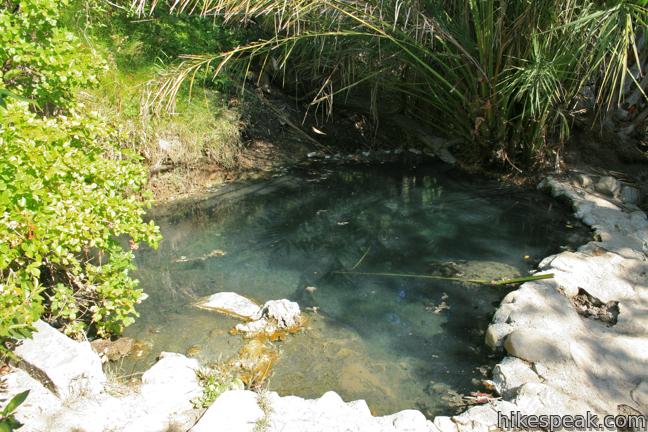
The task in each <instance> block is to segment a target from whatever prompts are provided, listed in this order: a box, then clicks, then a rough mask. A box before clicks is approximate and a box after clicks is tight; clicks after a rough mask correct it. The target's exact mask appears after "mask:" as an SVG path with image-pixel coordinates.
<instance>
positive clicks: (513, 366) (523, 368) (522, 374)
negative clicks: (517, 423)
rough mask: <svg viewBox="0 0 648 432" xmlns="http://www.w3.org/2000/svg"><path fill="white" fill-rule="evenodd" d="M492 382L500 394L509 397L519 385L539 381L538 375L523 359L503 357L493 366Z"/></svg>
mask: <svg viewBox="0 0 648 432" xmlns="http://www.w3.org/2000/svg"><path fill="white" fill-rule="evenodd" d="M493 382H494V383H495V388H496V389H497V391H498V392H499V393H500V394H501V395H503V396H506V397H510V396H511V395H513V394H514V393H515V391H516V390H517V389H518V388H519V387H520V386H522V385H524V384H526V383H529V382H540V377H538V375H537V374H536V373H535V372H534V371H533V369H531V365H530V364H529V363H527V362H525V361H524V360H520V359H519V358H516V357H505V358H504V360H502V362H501V363H499V364H498V365H496V366H495V368H493Z"/></svg>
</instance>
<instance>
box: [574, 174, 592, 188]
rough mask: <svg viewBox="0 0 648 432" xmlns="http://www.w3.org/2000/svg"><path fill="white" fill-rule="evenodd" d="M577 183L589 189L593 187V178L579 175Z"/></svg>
mask: <svg viewBox="0 0 648 432" xmlns="http://www.w3.org/2000/svg"><path fill="white" fill-rule="evenodd" d="M576 181H577V182H578V184H579V185H580V186H581V187H583V188H588V187H590V186H591V185H592V178H591V177H590V176H588V175H586V174H578V175H577V176H576Z"/></svg>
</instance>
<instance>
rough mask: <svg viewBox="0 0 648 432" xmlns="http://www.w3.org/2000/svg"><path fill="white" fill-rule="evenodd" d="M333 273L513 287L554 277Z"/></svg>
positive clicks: (544, 275) (550, 275) (548, 275)
mask: <svg viewBox="0 0 648 432" xmlns="http://www.w3.org/2000/svg"><path fill="white" fill-rule="evenodd" d="M333 273H335V274H346V275H352V276H382V277H401V278H416V279H433V280H448V281H454V282H464V283H472V284H477V285H511V284H518V283H523V282H530V281H536V280H542V279H552V278H553V277H554V274H553V273H547V274H541V275H532V276H525V277H518V278H510V279H493V280H488V279H469V278H460V277H450V276H438V275H421V274H412V273H381V272H376V273H374V272H355V271H335V272H333Z"/></svg>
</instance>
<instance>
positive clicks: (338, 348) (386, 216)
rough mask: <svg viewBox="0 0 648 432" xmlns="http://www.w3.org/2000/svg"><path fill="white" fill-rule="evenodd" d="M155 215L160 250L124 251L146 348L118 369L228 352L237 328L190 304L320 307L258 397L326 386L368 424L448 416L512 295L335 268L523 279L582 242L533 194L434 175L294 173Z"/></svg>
mask: <svg viewBox="0 0 648 432" xmlns="http://www.w3.org/2000/svg"><path fill="white" fill-rule="evenodd" d="M156 221H157V223H158V224H159V225H160V227H161V230H162V233H163V235H164V240H163V242H162V243H161V245H160V248H159V249H158V250H157V251H152V250H140V251H138V253H137V257H136V262H137V265H138V270H137V272H136V277H137V278H138V279H139V280H140V281H141V286H142V287H143V289H144V290H145V292H146V293H148V295H149V299H148V300H147V301H145V302H144V303H143V304H142V305H140V307H139V311H140V313H141V317H140V318H139V320H138V321H137V322H136V324H134V325H133V326H131V327H129V328H128V330H127V332H126V335H127V336H130V337H133V338H136V339H140V340H144V341H146V342H147V343H149V345H150V346H151V349H150V352H148V353H147V354H145V355H144V356H142V357H140V358H139V359H127V360H125V361H124V363H123V364H122V368H123V370H124V372H125V373H131V372H136V371H142V370H145V369H146V368H148V367H149V366H150V365H151V364H153V363H154V361H155V358H156V356H157V355H158V354H159V352H160V351H174V352H180V353H185V352H187V350H190V351H191V352H192V354H194V353H195V356H196V357H197V358H198V359H200V360H201V361H202V362H204V363H210V362H215V361H218V360H219V359H226V358H228V357H230V356H232V355H233V354H234V353H235V352H236V351H238V349H239V348H240V346H241V345H242V340H241V337H239V336H231V335H229V334H228V330H229V329H230V328H232V327H233V326H234V325H235V324H236V323H237V321H236V320H235V319H233V318H229V317H226V316H222V315H220V314H218V313H214V312H209V311H204V310H199V309H197V308H195V307H193V306H192V304H193V303H194V302H195V301H196V300H197V299H198V298H199V297H202V296H206V295H210V294H213V293H215V292H219V291H234V292H237V293H239V294H242V295H245V296H248V297H250V298H252V299H255V300H257V301H258V302H260V303H263V302H265V301H266V300H270V299H280V298H288V299H291V300H294V301H296V302H298V303H299V305H300V306H301V308H302V310H304V309H305V308H307V307H313V306H315V307H317V308H318V312H317V313H312V312H311V313H308V312H307V315H308V317H309V321H308V326H307V329H306V331H304V332H303V333H300V334H297V335H295V336H292V337H290V338H288V339H287V340H286V341H285V342H279V343H278V344H279V347H280V350H281V352H282V354H281V357H280V360H279V361H278V363H277V364H276V366H275V368H274V372H273V375H272V377H271V379H270V381H269V384H270V389H271V390H274V391H277V392H279V394H281V395H287V394H295V395H298V396H302V397H319V396H321V395H322V394H323V393H324V392H325V391H327V390H335V391H337V392H338V393H339V394H340V395H341V396H342V397H343V398H344V399H345V400H354V399H365V400H366V401H367V402H368V404H369V407H370V408H371V409H372V411H373V412H374V414H387V413H392V412H395V411H398V410H402V409H407V408H417V409H421V410H422V411H423V412H424V413H425V414H426V415H428V416H434V415H442V414H445V415H448V414H453V413H454V412H455V411H456V410H457V409H458V404H459V403H460V399H461V397H460V395H461V394H467V393H468V392H470V391H472V390H475V389H476V388H477V386H476V385H475V380H479V379H482V378H484V375H483V374H484V373H486V372H487V370H488V368H489V367H491V366H492V365H493V364H494V363H495V361H496V360H497V359H496V358H495V357H494V356H493V355H492V354H490V353H489V352H488V351H487V349H486V348H485V347H484V344H483V339H484V331H485V329H486V327H487V324H488V322H489V320H490V318H491V316H492V314H493V312H494V310H495V307H496V306H497V304H498V303H499V301H500V300H501V298H502V297H503V296H504V295H505V294H506V293H507V292H508V290H510V289H511V288H493V287H484V286H476V285H467V284H463V283H456V282H449V281H444V280H423V279H408V278H399V277H377V276H351V275H342V274H338V273H334V272H336V271H338V270H345V269H351V268H355V270H356V271H362V272H395V273H416V274H442V275H457V274H458V275H463V276H464V277H482V278H492V277H496V276H516V275H527V274H528V270H530V269H531V268H533V266H534V264H536V263H537V260H539V259H541V258H542V257H544V256H546V255H549V254H551V253H554V252H557V251H559V250H560V248H561V247H569V245H572V244H581V243H582V242H583V238H584V236H586V235H587V230H586V229H584V228H583V227H581V226H580V225H579V224H578V223H577V222H576V221H575V220H573V219H572V218H571V216H569V212H568V211H567V210H566V209H563V208H561V207H560V206H558V205H557V204H556V203H555V202H553V201H552V200H551V199H549V198H547V197H544V196H543V195H542V194H540V193H535V192H533V191H531V192H530V191H526V190H519V189H516V188H513V187H510V186H503V185H501V184H499V183H497V182H492V181H486V180H483V179H471V178H467V177H466V175H465V174H461V173H458V172H455V171H454V170H452V169H451V168H449V167H446V166H443V165H425V166H419V167H415V168H411V167H404V166H401V165H379V166H362V167H358V166H334V167H331V166H318V167H310V168H303V169H295V170H292V171H290V172H289V173H286V174H285V175H282V176H279V177H276V178H274V179H272V180H267V181H263V182H256V183H250V184H246V185H235V186H228V187H224V188H223V189H222V190H221V191H218V192H215V193H214V195H213V196H212V197H210V198H209V199H207V200H203V201H200V202H195V203H192V204H186V205H183V206H176V207H175V209H174V211H173V212H171V213H167V214H166V215H165V216H162V217H157V218H156ZM199 257H202V258H204V259H195V258H199ZM307 287H314V288H315V289H314V290H313V288H309V289H308V290H306V288H307Z"/></svg>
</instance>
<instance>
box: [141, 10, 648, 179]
mask: <svg viewBox="0 0 648 432" xmlns="http://www.w3.org/2000/svg"><path fill="white" fill-rule="evenodd" d="M646 3H647V2H646V1H645V0H620V1H593V0H567V1H564V0H560V1H559V0H538V1H528V0H461V1H448V0H428V1H402V0H367V1H359V0H358V1H348V0H299V1H290V2H286V1H284V0H258V1H253V0H200V1H197V0H175V2H173V3H172V4H171V6H170V10H171V11H172V12H181V13H195V14H200V15H203V16H219V17H222V18H223V19H224V21H225V22H229V23H233V22H246V23H247V25H251V24H250V23H252V24H254V25H256V26H257V30H258V34H259V37H258V38H257V39H255V40H253V41H251V42H249V43H245V44H242V45H240V46H236V47H235V48H233V49H230V50H226V51H221V52H216V53H212V54H201V55H188V56H184V57H183V59H182V62H181V63H180V64H179V65H177V67H176V68H175V69H174V70H172V71H171V72H170V73H169V75H168V76H167V79H166V80H164V81H163V83H162V85H161V87H160V90H159V92H158V94H157V97H158V98H157V101H158V102H161V101H162V102H164V101H169V100H173V97H174V96H175V94H176V93H177V92H178V91H179V90H180V89H181V88H182V83H183V82H184V81H186V80H189V81H193V80H194V79H195V78H196V77H200V76H202V74H203V73H207V74H209V75H210V76H212V77H214V76H219V75H220V74H221V73H222V72H223V70H225V69H229V71H230V72H233V73H234V75H237V74H238V75H239V76H248V75H249V71H250V69H252V68H256V69H261V70H263V71H265V72H266V73H268V74H271V75H272V76H273V77H274V78H275V79H276V80H281V82H282V83H283V84H284V85H285V86H294V87H295V90H296V91H298V92H299V94H300V96H302V97H303V96H307V97H309V98H310V100H311V101H312V103H313V104H314V105H318V106H319V107H320V108H322V107H323V108H324V109H325V110H326V111H328V110H330V107H331V105H332V104H333V102H334V101H335V100H336V98H339V97H341V96H343V97H347V96H348V95H349V94H350V93H355V94H356V95H360V96H361V97H363V98H364V100H365V101H366V102H367V103H368V104H369V106H370V108H371V112H373V113H374V114H375V115H377V116H378V115H380V113H381V112H383V113H384V112H387V111H391V112H393V111H394V110H396V111H399V112H401V113H403V114H405V115H407V116H408V117H410V118H412V119H414V120H416V121H418V122H420V123H422V124H424V125H426V126H429V127H432V128H435V129H436V130H438V131H439V132H440V133H441V134H443V135H445V136H447V137H449V138H453V139H456V138H460V139H461V141H462V142H463V146H462V149H463V155H464V157H466V158H467V160H468V161H474V162H477V163H481V164H483V163H496V164H502V165H507V166H509V167H516V169H517V167H518V166H529V165H532V164H537V163H547V162H550V161H552V162H553V161H556V160H558V159H559V157H560V152H561V149H562V145H563V143H564V142H565V140H566V139H567V138H568V136H569V132H570V130H571V128H572V123H573V121H574V119H575V117H576V116H578V115H579V114H582V113H583V109H584V107H588V106H593V107H594V110H593V111H594V112H593V114H598V115H600V114H602V113H604V112H605V111H606V110H607V109H609V108H610V107H612V106H615V105H617V104H619V103H620V102H621V101H622V96H623V91H622V90H623V89H624V88H627V86H628V83H631V82H632V81H634V83H633V84H637V85H638V82H637V79H638V78H639V77H641V76H642V74H643V72H644V71H643V67H644V66H645V64H644V63H645V61H646V60H645V57H646V56H645V43H644V42H645V40H644V38H645V37H646V36H647V33H646V32H645V30H644V29H645V28H646V22H647V21H648V20H647V19H646V18H647V17H648V12H647V11H648V10H647V8H646ZM131 6H132V7H133V8H134V9H135V10H136V11H137V12H138V13H140V14H145V13H149V12H150V11H151V10H155V8H156V7H157V6H158V5H157V1H156V0H134V2H133V3H132V5H131ZM642 47H644V48H642ZM642 49H643V50H644V52H643V55H642V52H641V50H642ZM585 95H589V96H588V98H589V100H586V97H585ZM642 97H643V98H645V97H646V96H645V93H643V91H642ZM593 117H596V116H593Z"/></svg>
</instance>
